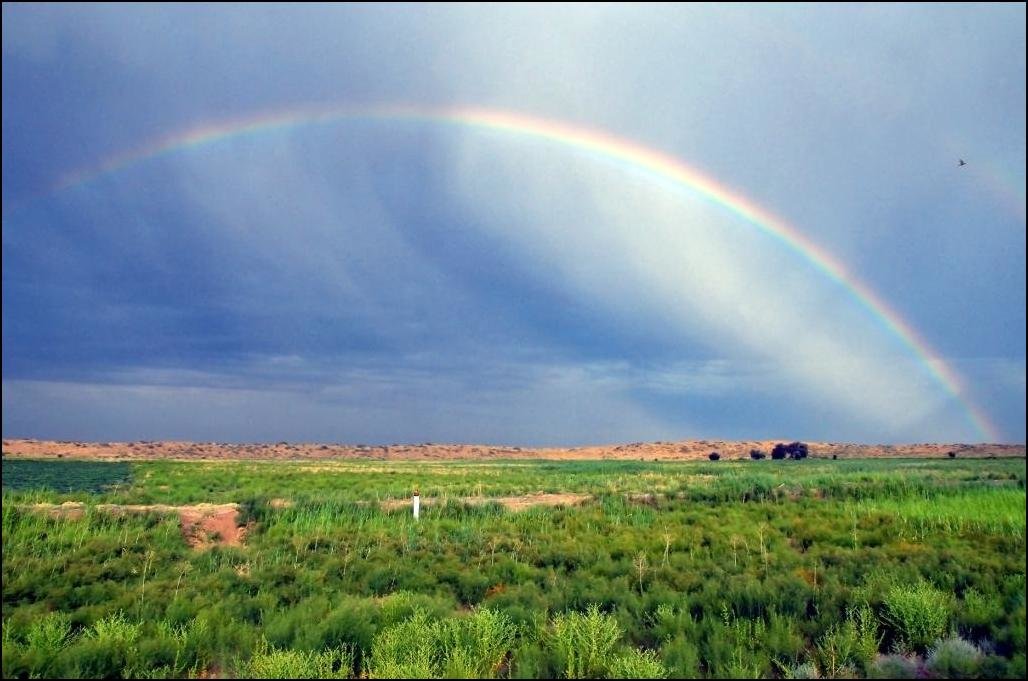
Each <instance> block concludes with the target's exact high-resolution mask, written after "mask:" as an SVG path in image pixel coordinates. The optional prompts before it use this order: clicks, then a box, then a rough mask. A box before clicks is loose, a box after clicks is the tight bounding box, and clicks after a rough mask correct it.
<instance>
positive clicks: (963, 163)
mask: <svg viewBox="0 0 1028 681" xmlns="http://www.w3.org/2000/svg"><path fill="white" fill-rule="evenodd" d="M966 165H967V163H965V162H964V159H960V163H958V164H957V167H958V168H959V167H960V166H966Z"/></svg>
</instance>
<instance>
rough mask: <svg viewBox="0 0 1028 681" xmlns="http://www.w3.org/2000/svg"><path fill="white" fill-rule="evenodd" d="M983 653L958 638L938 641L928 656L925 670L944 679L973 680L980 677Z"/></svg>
mask: <svg viewBox="0 0 1028 681" xmlns="http://www.w3.org/2000/svg"><path fill="white" fill-rule="evenodd" d="M981 664H982V653H981V651H980V650H978V648H977V647H976V646H975V645H973V644H971V643H968V642H967V641H965V640H964V639H962V638H958V637H956V636H954V637H952V638H948V639H945V640H941V641H938V642H937V643H936V644H935V646H934V647H933V648H932V650H931V652H930V653H929V654H928V659H927V661H926V663H925V668H926V669H927V670H928V671H929V672H931V673H932V675H934V676H937V677H941V678H944V679H973V678H975V677H977V676H978V671H979V669H980V667H981Z"/></svg>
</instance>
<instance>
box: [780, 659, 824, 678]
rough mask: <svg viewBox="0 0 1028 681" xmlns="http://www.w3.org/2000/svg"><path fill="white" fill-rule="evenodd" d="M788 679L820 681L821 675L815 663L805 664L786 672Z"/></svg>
mask: <svg viewBox="0 0 1028 681" xmlns="http://www.w3.org/2000/svg"><path fill="white" fill-rule="evenodd" d="M785 678H787V679H820V678H821V674H820V672H818V670H817V666H816V665H815V664H814V663H813V662H804V663H803V664H798V665H796V666H795V667H792V668H791V669H787V670H786V671H785Z"/></svg>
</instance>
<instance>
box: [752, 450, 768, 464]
mask: <svg viewBox="0 0 1028 681" xmlns="http://www.w3.org/2000/svg"><path fill="white" fill-rule="evenodd" d="M766 456H767V454H765V453H764V452H762V451H760V450H759V449H751V450H750V458H751V459H753V460H754V461H760V460H761V459H763V458H764V457H766Z"/></svg>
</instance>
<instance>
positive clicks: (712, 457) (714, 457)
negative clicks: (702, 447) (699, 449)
mask: <svg viewBox="0 0 1028 681" xmlns="http://www.w3.org/2000/svg"><path fill="white" fill-rule="evenodd" d="M707 458H708V459H710V460H711V461H717V460H718V459H720V458H721V455H720V454H718V453H717V452H711V453H710V454H709V455H708V456H707Z"/></svg>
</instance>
